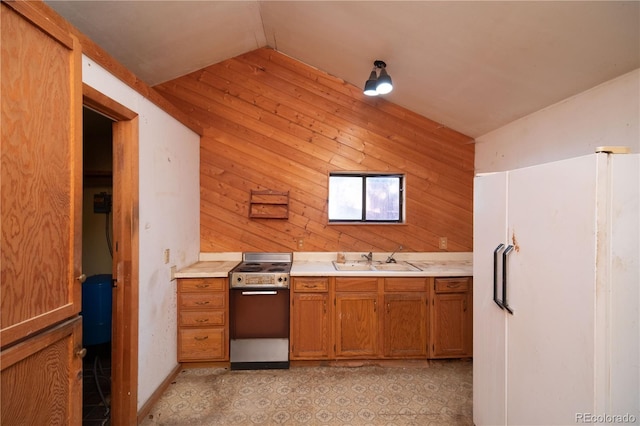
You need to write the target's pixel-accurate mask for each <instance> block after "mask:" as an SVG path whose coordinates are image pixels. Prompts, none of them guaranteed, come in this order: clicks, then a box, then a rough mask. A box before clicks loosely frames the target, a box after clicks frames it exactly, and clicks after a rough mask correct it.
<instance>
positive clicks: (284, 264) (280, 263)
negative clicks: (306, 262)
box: [271, 262, 289, 266]
mask: <svg viewBox="0 0 640 426" xmlns="http://www.w3.org/2000/svg"><path fill="white" fill-rule="evenodd" d="M287 265H289V263H286V262H278V263H272V264H271V266H287Z"/></svg>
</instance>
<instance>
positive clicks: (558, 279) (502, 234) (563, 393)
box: [473, 153, 640, 426]
mask: <svg viewBox="0 0 640 426" xmlns="http://www.w3.org/2000/svg"><path fill="white" fill-rule="evenodd" d="M639 158H640V156H639V155H638V154H624V155H623V154H606V153H597V154H592V155H588V156H584V157H578V158H573V159H569V160H562V161H557V162H553V163H547V164H542V165H538V166H533V167H527V168H522V169H517V170H512V171H508V172H499V173H490V174H480V175H477V176H476V178H475V182H474V247H473V269H474V274H473V275H474V305H473V313H474V318H473V324H474V325H473V337H474V341H473V348H474V353H473V420H474V423H475V425H476V426H484V425H575V424H581V423H594V421H595V422H597V421H601V423H615V422H616V421H617V422H618V423H623V421H622V420H625V421H626V423H630V424H634V423H635V424H637V423H638V422H640V394H639V393H640V367H639V364H640V343H639V340H640V326H639V321H640V314H639V311H638V309H639V304H640V303H639V302H640V292H639V285H640V262H639V256H640V250H639V243H638V241H639V239H640V238H639V237H640V212H639V208H638V200H639V193H640V189H639V185H640V164H639ZM614 416H620V417H614ZM622 416H626V417H624V418H623V417H622Z"/></svg>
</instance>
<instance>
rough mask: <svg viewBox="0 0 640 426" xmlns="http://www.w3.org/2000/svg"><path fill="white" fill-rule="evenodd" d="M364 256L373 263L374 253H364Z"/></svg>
mask: <svg viewBox="0 0 640 426" xmlns="http://www.w3.org/2000/svg"><path fill="white" fill-rule="evenodd" d="M362 257H364V258H365V259H367V262H369V263H371V262H372V261H373V253H372V252H369V254H363V255H362Z"/></svg>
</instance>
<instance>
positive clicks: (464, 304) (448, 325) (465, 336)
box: [431, 282, 471, 358]
mask: <svg viewBox="0 0 640 426" xmlns="http://www.w3.org/2000/svg"><path fill="white" fill-rule="evenodd" d="M436 285H437V282H436ZM470 318H471V315H470V303H469V293H468V292H467V291H464V292H457V293H454V292H450V293H436V294H435V297H434V303H433V319H432V333H431V335H432V337H433V343H432V348H431V349H432V354H431V357H432V358H452V357H463V356H470V355H471V350H470V342H471V321H470Z"/></svg>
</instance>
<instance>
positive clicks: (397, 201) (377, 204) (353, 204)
mask: <svg viewBox="0 0 640 426" xmlns="http://www.w3.org/2000/svg"><path fill="white" fill-rule="evenodd" d="M403 203H404V175H401V174H385V173H353V172H350V173H345V172H342V173H337V172H335V173H330V174H329V223H331V222H364V223H402V221H403Z"/></svg>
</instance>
